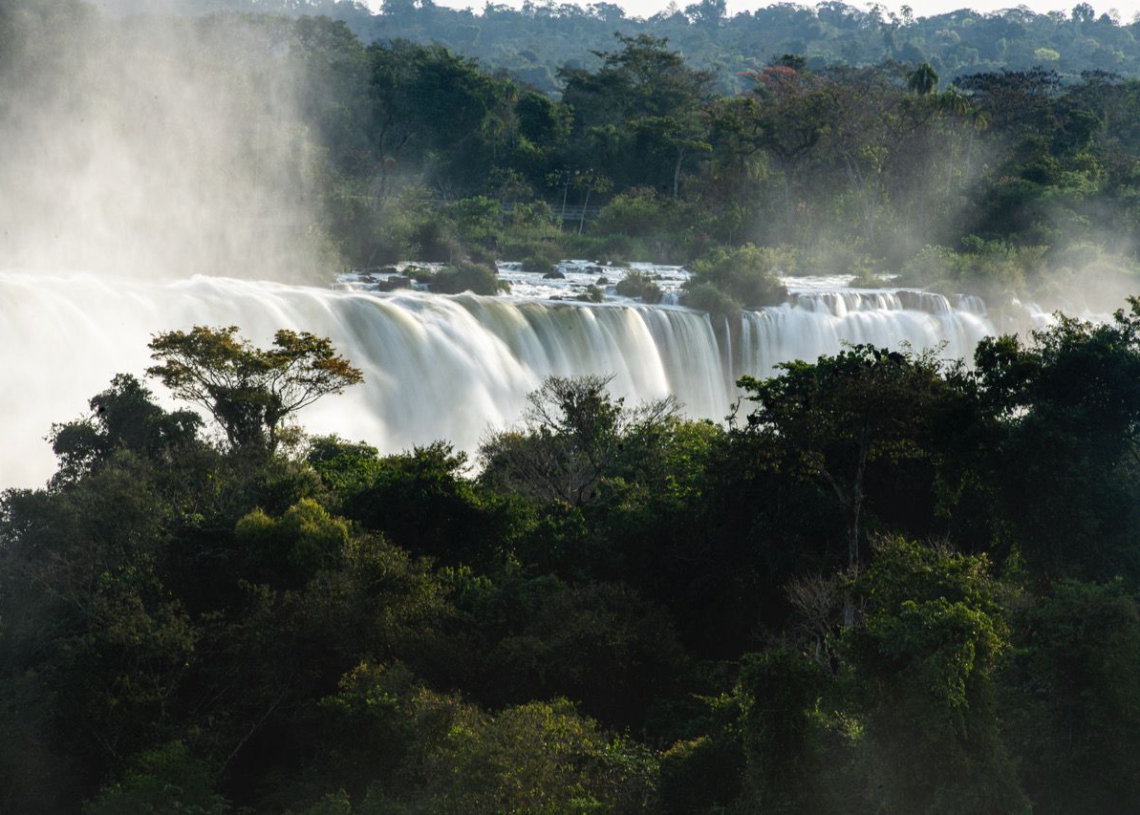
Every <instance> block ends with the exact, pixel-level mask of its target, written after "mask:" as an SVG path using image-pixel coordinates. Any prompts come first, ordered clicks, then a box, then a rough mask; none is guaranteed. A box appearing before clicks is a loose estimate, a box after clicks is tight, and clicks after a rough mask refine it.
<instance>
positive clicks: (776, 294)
mask: <svg viewBox="0 0 1140 815" xmlns="http://www.w3.org/2000/svg"><path fill="white" fill-rule="evenodd" d="M791 271H792V266H791V256H789V255H788V253H786V252H783V251H780V250H778V249H771V248H766V247H765V248H757V247H755V246H752V245H751V244H748V245H746V246H743V247H741V248H739V249H734V250H732V251H731V252H727V251H724V250H717V251H716V252H714V253H713V254H712V255H711V256H710V257H708V258H704V259H702V260H698V261H696V262H695V263H693V274H692V277H691V278H690V279H689V280H688V281H687V282H686V283H685V292H686V296H685V298H684V301H683V302H684V303H685V305H687V306H690V307H692V308H698V307H699V305H698V304H709V305H711V304H715V300H713V298H712V297H711V296H710V295H709V294H706V293H705V292H704V291H702V290H703V289H704V287H705V286H712V287H713V288H714V289H716V290H717V291H718V292H720V293H721V294H723V295H724V296H725V297H727V298H728V299H730V300H731V301H732V302H733V303H735V304H736V305H737V308H738V309H739V308H750V309H755V308H760V307H761V306H771V305H775V304H777V303H780V302H783V301H784V300H785V299H786V298H787V296H788V292H787V290H786V289H785V288H784V284H783V283H781V282H780V281H779V280H778V279H777V278H776V276H777V275H779V274H789V273H790V272H791ZM710 301H712V302H710ZM722 309H723V307H721V308H720V309H717V313H722V314H726V313H728V312H727V311H724V310H722Z"/></svg>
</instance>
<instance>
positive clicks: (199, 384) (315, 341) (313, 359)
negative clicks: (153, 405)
mask: <svg viewBox="0 0 1140 815" xmlns="http://www.w3.org/2000/svg"><path fill="white" fill-rule="evenodd" d="M237 332H238V327H237V326H229V327H228V328H216V329H215V328H208V327H205V326H195V327H194V328H193V329H192V330H191V331H189V332H185V331H169V332H166V333H164V334H158V335H156V336H155V337H154V339H153V340H151V342H150V345H149V346H148V347H149V348H150V350H151V356H152V357H153V358H154V359H155V360H156V361H158V362H160V363H162V364H160V365H154V366H152V367H150V368H148V369H147V374H148V375H149V376H153V377H156V378H157V379H159V380H161V381H162V384H164V385H165V386H166V387H168V388H170V390H171V391H173V393H174V395H175V397H177V398H179V399H185V400H187V401H189V402H193V403H195V404H198V405H200V406H202V407H203V408H205V409H206V410H207V411H208V412H209V413H210V415H211V416H213V417H214V419H215V421H217V422H218V424H219V425H221V427H222V430H224V431H225V434H226V439H227V440H228V441H229V443H230V446H231V447H234V448H238V447H246V448H258V447H266V448H267V449H269V450H270V451H271V452H272V451H273V450H275V449H276V447H277V443H278V441H279V437H280V431H281V427H282V424H283V423H284V422H285V421H286V420H287V419H289V418H290V417H291V416H292V415H293V414H294V413H296V412H297V411H298V410H300V409H301V408H303V407H305V406H307V405H310V404H312V403H313V402H315V401H316V400H317V399H320V398H321V397H322V396H325V395H327V394H330V393H341V392H342V391H343V390H344V389H345V388H346V387H348V386H349V385H355V384H357V383H358V382H360V381H361V380H362V379H363V378H364V377H363V374H362V373H361V372H360V371H359V370H358V369H356V368H354V367H352V365H350V364H349V362H348V360H346V359H344V357H340V356H337V355H336V352H335V351H334V350H333V346H332V342H330V341H329V340H328V339H325V338H322V337H316V336H314V335H312V334H309V333H307V332H302V333H300V334H298V333H296V332H294V331H287V330H281V331H278V332H277V334H276V335H275V336H274V338H273V347H272V348H271V349H270V350H268V351H263V350H261V349H259V348H255V347H254V346H253V345H251V344H250V343H249V342H248V341H247V340H243V339H240V338H239V337H237Z"/></svg>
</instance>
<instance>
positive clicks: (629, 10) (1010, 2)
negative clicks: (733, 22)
mask: <svg viewBox="0 0 1140 815" xmlns="http://www.w3.org/2000/svg"><path fill="white" fill-rule="evenodd" d="M435 2H436V5H440V6H447V7H449V8H469V7H470V8H474V9H475V10H476V11H478V10H479V9H480V8H482V7H483V5H484V2H485V0H435ZM495 2H496V3H502V4H504V5H508V6H513V7H516V8H517V7H519V6H521V5H522V0H495ZM534 2H536V3H541V2H542V0H534ZM555 2H556V3H562V2H576V3H577V4H578V5H588V4H589V3H588V2H587V0H555ZM606 2H613V3H615V4H616V5H619V6H621V7H622V8H623V9H625V11H626V14H628V15H630V16H636V17H651V16H653V15H654V14H657V13H658V12H660V11H661V10H662V9H664V8H665V6H667V5H668V3H669V0H606ZM692 2H696V0H676V3H677V5H678V6H680V7H681V8H684V7H685V6H686V5H689V4H690V3H692ZM798 2H800V3H801V4H802V5H805V6H812V5H815V0H798ZM1078 2H1080V0H1071V2H1065V1H1064V0H1024V2H1020V3H1019V2H1017V1H1016V0H911V2H909V3H907V2H905V0H883V2H881V3H880V5H883V6H886V7H887V8H889V9H892V10H894V11H898V10H899V9H900V8H901V7H902V6H903V5H909V6H910V7H911V9H912V10H913V11H914V14H915V16H916V17H928V16H930V15H934V14H943V13H945V12H948V11H955V10H957V9H960V8H971V9H973V10H975V11H978V12H990V11H1000V10H1002V9H1006V8H1013V7H1016V6H1019V5H1023V6H1027V7H1028V8H1030V9H1032V10H1033V11H1036V12H1038V13H1044V12H1048V11H1065V12H1068V11H1070V10H1071V9H1072V7H1073V6H1075V5H1076V4H1077V3H1078ZM1088 2H1089V5H1091V6H1092V7H1093V8H1094V9H1096V13H1097V14H1098V15H1099V14H1103V13H1105V12H1107V13H1109V14H1110V15H1114V16H1116V17H1117V18H1118V19H1119V20H1120V21H1121V22H1124V23H1128V22H1131V21H1132V19H1133V17H1135V16H1136V15H1137V14H1140V0H1088ZM380 3H381V0H368V2H367V4H368V5H369V6H371V7H372V8H374V9H379V7H380ZM769 5H772V2H771V0H728V13H729V14H738V13H739V12H742V11H752V10H753V9H756V8H763V7H765V6H769ZM848 5H853V6H856V7H859V8H867V7H868V6H869V5H870V3H867V2H862V3H861V2H848ZM1114 12H1115V14H1114Z"/></svg>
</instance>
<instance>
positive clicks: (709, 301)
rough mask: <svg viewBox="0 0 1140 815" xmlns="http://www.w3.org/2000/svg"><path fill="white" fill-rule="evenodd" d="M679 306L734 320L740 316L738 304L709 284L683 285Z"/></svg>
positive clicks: (691, 283)
mask: <svg viewBox="0 0 1140 815" xmlns="http://www.w3.org/2000/svg"><path fill="white" fill-rule="evenodd" d="M681 304H682V305H684V306H688V307H689V308H693V309H696V310H697V311H707V312H708V313H709V314H719V315H723V316H725V317H729V318H732V319H735V318H737V317H739V316H740V303H738V302H737V301H736V300H734V299H732V297H730V296H729V295H727V294H725V293H724V292H723V291H721V290H720V289H718V288H717V287H716V286H714V285H713V284H711V283H693V282H692V281H689V283H686V284H685V290H684V292H683V293H682V296H681Z"/></svg>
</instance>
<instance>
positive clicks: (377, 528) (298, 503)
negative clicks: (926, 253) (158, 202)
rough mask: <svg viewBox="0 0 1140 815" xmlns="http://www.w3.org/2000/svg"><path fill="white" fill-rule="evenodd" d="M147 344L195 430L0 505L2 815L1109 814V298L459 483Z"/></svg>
mask: <svg viewBox="0 0 1140 815" xmlns="http://www.w3.org/2000/svg"><path fill="white" fill-rule="evenodd" d="M151 349H152V352H153V355H154V359H155V361H156V362H157V363H159V364H156V365H155V366H154V367H152V368H150V369H149V371H148V374H149V375H150V376H151V377H152V378H154V379H156V380H157V381H158V382H160V383H162V384H163V385H165V386H167V387H169V388H171V389H172V391H173V392H174V394H175V395H177V396H178V397H180V398H182V399H185V400H188V402H189V403H191V404H197V405H199V406H200V407H202V408H203V409H204V410H205V412H206V415H209V416H211V417H212V429H211V430H209V431H208V430H207V428H205V427H204V426H203V420H202V418H201V417H200V416H199V414H197V413H194V412H191V411H188V410H177V411H173V412H171V411H168V410H166V409H164V408H163V407H160V406H159V405H158V404H157V403H156V401H155V398H154V396H153V395H152V393H151V391H150V390H149V389H148V388H147V387H146V385H144V384H143V383H142V382H140V381H139V380H138V379H137V378H135V377H134V376H131V375H126V374H124V375H120V376H118V377H116V378H115V379H114V381H113V382H111V383H110V386H109V387H108V388H107V389H106V390H105V391H103V392H102V393H99V394H97V395H95V396H94V397H93V398H92V399H91V403H90V406H91V413H90V414H89V415H88V416H87V417H85V418H81V419H78V420H76V421H72V422H68V423H65V424H59V425H56V426H54V428H53V429H52V433H51V441H52V444H53V447H54V450H55V452H56V454H57V456H58V461H59V468H58V471H57V473H56V475H55V476H54V477H53V478H52V480H51V482H50V484H48V485H47V486H46V487H45V488H44V489H38V490H9V491H8V492H6V493H5V494H4V495H3V498H2V499H0V727H2V730H3V732H4V733H5V734H6V736H7V737H6V738H5V739H4V740H3V744H0V805H2V807H3V809H4V811H6V812H20V813H55V812H73V811H79V810H80V809H81V808H82V809H83V811H85V812H88V813H108V814H110V813H114V814H115V815H122V814H123V813H149V812H194V813H225V812H267V813H268V812H295V813H308V814H310V815H317V813H322V814H324V813H346V814H347V813H353V812H359V813H416V812H422V813H429V812H430V813H437V812H454V813H505V812H550V813H564V812H565V813H569V812H574V813H578V812H597V813H602V812H609V813H627V812H628V813H632V812H675V813H695V812H740V813H745V812H796V813H810V812H820V813H824V812H827V813H841V812H850V813H871V812H883V811H891V812H915V813H919V812H927V813H964V814H965V813H979V812H987V813H999V812H1000V813H1014V812H1029V811H1030V810H1032V811H1034V812H1040V813H1066V815H1072V814H1073V813H1090V815H1092V814H1093V813H1104V812H1129V811H1134V809H1135V804H1136V801H1137V800H1138V796H1140V789H1138V787H1137V785H1138V783H1140V771H1138V770H1140V766H1138V762H1140V613H1138V606H1137V594H1136V593H1137V589H1138V586H1140V543H1138V541H1140V512H1138V508H1140V501H1137V495H1138V493H1140V466H1138V459H1137V455H1136V454H1137V429H1138V428H1140V389H1138V388H1137V383H1138V382H1140V301H1135V300H1134V301H1132V303H1131V308H1130V309H1129V310H1127V311H1121V312H1119V313H1118V314H1117V315H1116V317H1115V318H1114V319H1113V320H1111V321H1109V322H1107V323H1101V324H1090V323H1082V322H1079V321H1076V320H1069V319H1065V320H1061V321H1060V322H1059V323H1058V324H1057V325H1056V326H1055V327H1053V328H1051V329H1049V330H1047V331H1044V332H1041V333H1038V334H1036V335H1034V336H1033V337H1031V338H1029V339H1026V340H1020V339H1017V338H1016V337H1011V336H1006V337H1001V338H997V339H990V340H986V341H984V342H983V343H982V344H981V345H980V346H979V349H978V352H977V354H976V357H975V359H974V360H973V363H974V364H973V366H971V367H966V366H963V365H960V364H952V363H948V362H945V361H940V360H938V359H937V358H936V357H935V356H933V355H932V354H929V353H925V354H915V353H903V352H894V351H892V352H888V351H885V350H882V349H877V348H874V347H870V346H852V347H849V348H847V349H845V350H844V351H842V352H841V353H839V354H837V355H834V356H828V357H823V358H820V359H819V360H817V361H815V362H810V363H809V362H794V363H790V364H788V365H786V366H785V368H784V370H783V372H782V375H781V376H779V377H777V378H774V379H768V380H763V381H760V380H755V379H750V378H746V379H745V380H743V382H742V386H743V388H744V392H745V396H746V398H745V399H744V400H743V401H742V402H741V403H740V404H738V405H737V406H736V407H735V408H734V409H733V410H732V415H733V418H732V419H731V420H730V421H729V422H728V423H727V425H717V424H713V423H710V422H695V421H691V420H688V419H686V418H685V417H684V416H683V415H682V414H681V413H680V412H679V411H678V409H677V405H676V404H675V403H674V402H673V401H672V400H668V399H666V400H661V401H657V402H653V403H649V404H644V405H633V404H626V403H624V402H623V401H622V400H619V399H615V398H613V397H612V396H611V395H610V394H609V393H608V391H607V388H606V385H607V382H606V379H605V378H603V377H580V378H564V379H559V378H552V379H548V380H547V381H546V382H545V383H544V384H543V385H542V387H541V388H540V389H538V390H537V391H535V392H534V393H533V394H532V396H531V400H530V408H529V409H528V410H527V411H526V412H525V414H524V415H523V416H521V417H520V419H519V421H518V423H517V424H516V425H514V426H512V427H508V428H504V429H499V430H495V431H490V432H488V434H487V435H486V436H485V439H484V442H483V444H482V445H481V447H480V449H479V451H478V454H477V455H476V457H475V458H474V459H473V460H469V459H468V458H467V457H466V456H465V455H463V454H461V453H458V452H456V451H455V450H454V449H453V448H452V447H451V446H450V445H449V444H448V443H447V442H446V441H445V440H441V441H440V442H438V443H435V444H431V445H427V446H424V447H420V448H416V449H413V450H410V451H405V452H401V453H390V452H385V453H381V452H379V451H377V450H376V449H374V448H372V447H369V446H368V445H366V444H362V443H356V442H352V441H348V440H345V439H342V438H337V437H335V436H325V437H315V438H309V437H306V436H305V435H304V434H303V433H302V432H301V431H300V430H299V429H298V428H297V427H296V426H294V425H292V424H291V423H290V421H289V419H290V418H291V416H292V414H293V413H294V412H295V410H296V409H297V408H298V407H299V406H300V405H302V404H304V403H306V402H307V401H311V400H312V399H316V398H320V397H322V396H325V397H327V398H335V397H334V396H331V395H330V394H333V393H336V392H338V391H341V390H343V389H345V388H347V387H351V386H352V384H353V383H354V382H356V381H357V380H358V379H359V372H358V371H356V370H355V369H354V368H352V366H351V365H350V364H349V363H348V362H347V361H346V360H344V359H343V358H341V357H338V356H336V353H335V349H333V348H332V347H331V346H330V345H329V343H328V342H327V341H323V340H320V339H319V338H316V337H312V336H310V335H304V334H301V335H298V334H294V333H292V332H281V333H279V334H278V337H277V341H276V342H275V344H274V346H273V347H272V348H270V349H267V350H260V349H258V348H255V347H254V346H252V345H250V344H249V343H247V342H245V341H243V340H241V338H240V336H238V335H237V334H236V333H235V329H225V330H217V329H206V328H197V329H194V330H193V331H192V332H189V333H184V332H171V333H169V334H166V335H161V336H158V337H156V338H155V339H154V341H153V342H152V344H151ZM725 409H726V411H728V410H729V409H730V406H727V405H726V406H725Z"/></svg>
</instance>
